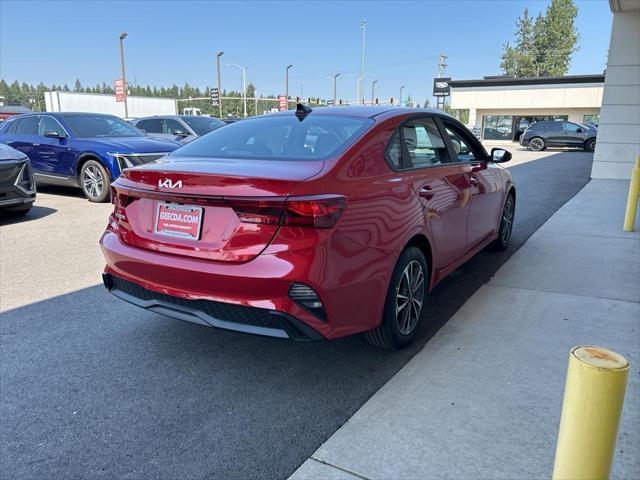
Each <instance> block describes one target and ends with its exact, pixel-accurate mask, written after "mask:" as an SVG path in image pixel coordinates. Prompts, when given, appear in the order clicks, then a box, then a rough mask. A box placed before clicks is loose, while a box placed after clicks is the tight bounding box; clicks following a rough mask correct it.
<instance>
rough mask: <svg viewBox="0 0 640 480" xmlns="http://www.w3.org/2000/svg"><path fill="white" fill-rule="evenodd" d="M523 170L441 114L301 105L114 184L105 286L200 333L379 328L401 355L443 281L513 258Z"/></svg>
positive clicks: (333, 334)
mask: <svg viewBox="0 0 640 480" xmlns="http://www.w3.org/2000/svg"><path fill="white" fill-rule="evenodd" d="M456 144H457V147H455V146H454V145H456ZM510 158H511V154H510V153H509V152H507V151H506V150H503V149H497V148H496V149H493V150H492V152H491V154H488V153H487V152H486V151H485V149H484V147H483V146H482V144H481V143H480V142H479V141H478V139H477V138H476V137H474V136H473V134H471V133H470V132H469V131H468V130H467V129H466V128H465V127H464V126H463V125H462V124H461V123H460V122H458V121H457V120H455V119H454V118H453V117H451V116H449V115H446V114H444V113H442V112H439V111H433V110H418V109H411V108H389V107H384V108H383V107H340V108H331V107H326V108H318V109H315V110H313V111H311V109H309V108H308V107H304V106H302V105H299V106H298V108H297V110H296V111H289V112H281V113H276V114H273V115H264V116H259V117H253V118H249V119H246V120H242V121H241V122H237V123H233V124H231V125H228V126H226V127H224V128H221V129H219V130H216V131H214V132H211V133H210V134H208V135H206V136H204V137H201V138H197V139H195V140H194V141H193V142H191V143H189V144H187V145H185V146H183V147H182V148H180V149H178V150H176V151H175V152H173V153H171V154H170V155H169V156H168V157H167V158H166V159H165V160H161V161H159V162H158V163H155V164H152V165H143V166H140V167H136V168H131V169H127V170H125V171H124V173H123V174H122V175H121V176H120V177H119V178H118V179H117V180H116V181H115V182H114V184H113V189H114V195H113V203H114V210H113V213H112V215H111V216H110V218H109V222H108V225H107V229H106V231H105V233H104V234H103V236H102V239H101V242H100V243H101V245H102V251H103V253H104V255H105V257H106V263H107V266H106V269H105V272H104V275H103V279H104V283H105V286H106V287H107V288H108V289H109V290H110V291H111V292H112V293H113V294H114V295H116V296H118V297H120V298H122V299H123V300H126V301H128V302H131V303H133V304H135V305H138V306H140V307H142V308H146V309H148V310H150V311H153V312H157V313H162V314H164V315H168V316H170V317H174V318H177V319H180V320H186V321H190V322H194V323H198V324H200V325H205V326H214V327H220V328H225V329H229V330H237V331H241V332H248V333H255V334H261V335H270V336H274V337H280V338H291V339H298V340H315V339H322V338H326V339H331V338H338V337H342V336H345V335H350V334H354V333H359V332H367V338H368V339H369V340H370V341H371V342H372V343H373V344H375V345H379V346H382V347H385V348H389V349H393V348H402V347H404V346H406V345H408V344H409V343H410V342H411V341H412V340H413V338H414V337H415V335H416V332H417V331H419V325H420V324H421V323H422V322H423V321H426V319H428V308H427V305H428V302H427V301H426V300H427V295H428V294H429V292H430V291H431V290H432V289H433V288H434V287H435V285H437V284H438V282H440V281H441V280H442V279H444V278H445V277H446V276H447V275H448V274H449V273H451V272H453V271H455V270H456V269H457V268H458V267H459V266H460V265H462V264H463V263H464V262H466V261H467V260H469V259H470V258H471V257H472V256H473V255H475V254H476V253H478V252H479V251H481V250H482V249H484V248H485V247H487V246H488V245H492V246H493V247H494V248H495V249H497V250H504V249H506V248H507V246H508V244H509V239H510V237H511V229H512V226H513V218H514V212H515V202H516V191H515V187H514V184H513V181H512V179H511V175H510V173H509V171H508V170H507V169H505V168H503V167H502V166H501V165H498V164H499V163H502V162H506V161H508V160H509V159H510Z"/></svg>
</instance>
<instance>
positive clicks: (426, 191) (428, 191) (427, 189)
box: [418, 185, 436, 200]
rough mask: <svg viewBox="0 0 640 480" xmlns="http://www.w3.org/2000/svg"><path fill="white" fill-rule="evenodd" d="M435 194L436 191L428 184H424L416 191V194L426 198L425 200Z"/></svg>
mask: <svg viewBox="0 0 640 480" xmlns="http://www.w3.org/2000/svg"><path fill="white" fill-rule="evenodd" d="M435 194H436V191H435V190H434V189H433V187H431V186H429V185H425V186H424V187H422V188H421V189H420V191H419V192H418V195H420V196H421V197H422V198H426V199H427V200H431V199H432V198H433V196H434V195H435Z"/></svg>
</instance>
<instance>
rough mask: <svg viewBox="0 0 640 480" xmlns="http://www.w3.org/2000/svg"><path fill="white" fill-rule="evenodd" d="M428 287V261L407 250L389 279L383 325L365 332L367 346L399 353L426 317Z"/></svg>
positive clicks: (416, 251)
mask: <svg viewBox="0 0 640 480" xmlns="http://www.w3.org/2000/svg"><path fill="white" fill-rule="evenodd" d="M409 272H411V273H409ZM413 275H415V283H413V284H412V282H411V277H412V276H413ZM420 278H421V280H420ZM407 287H408V288H407ZM428 287H429V268H428V266H427V261H426V260H425V258H424V255H423V254H422V252H421V251H420V249H419V248H417V247H408V248H407V249H405V250H404V252H402V254H401V255H400V258H399V259H398V263H397V264H396V267H395V269H394V271H393V274H392V275H391V281H390V282H389V289H388V291H387V298H386V300H385V305H384V312H383V314H382V322H381V323H380V325H379V326H378V327H376V328H374V329H373V330H370V331H368V332H365V337H366V338H367V340H368V341H369V343H371V344H373V345H375V346H376V347H382V348H385V349H387V350H399V349H401V348H404V347H406V346H407V345H409V344H410V343H411V342H412V341H413V339H414V337H415V336H416V332H417V331H418V330H419V327H420V325H421V324H422V321H423V318H424V316H425V311H426V308H425V305H426V301H427V290H428ZM410 290H412V291H411V292H410ZM401 292H402V293H401ZM402 297H404V298H406V301H405V303H404V305H405V307H404V308H403V307H402V306H400V308H399V310H398V302H402ZM418 304H419V307H418ZM401 305H402V303H401ZM407 308H408V309H409V310H407ZM407 312H408V314H407V315H405V314H404V313H407Z"/></svg>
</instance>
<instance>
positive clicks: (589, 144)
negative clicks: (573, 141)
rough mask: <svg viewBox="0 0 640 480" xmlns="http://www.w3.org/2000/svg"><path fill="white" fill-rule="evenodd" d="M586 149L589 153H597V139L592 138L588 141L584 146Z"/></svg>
mask: <svg viewBox="0 0 640 480" xmlns="http://www.w3.org/2000/svg"><path fill="white" fill-rule="evenodd" d="M584 149H585V150H586V151H587V152H595V151H596V139H595V138H591V139H589V140H587V142H586V143H585V144H584Z"/></svg>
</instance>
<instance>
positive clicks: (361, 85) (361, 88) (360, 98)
mask: <svg viewBox="0 0 640 480" xmlns="http://www.w3.org/2000/svg"><path fill="white" fill-rule="evenodd" d="M360 28H361V29H362V57H361V62H360V81H359V82H358V103H359V104H360V105H362V104H363V103H364V40H365V34H366V31H367V21H366V19H364V18H363V19H362V23H361V24H360Z"/></svg>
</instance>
